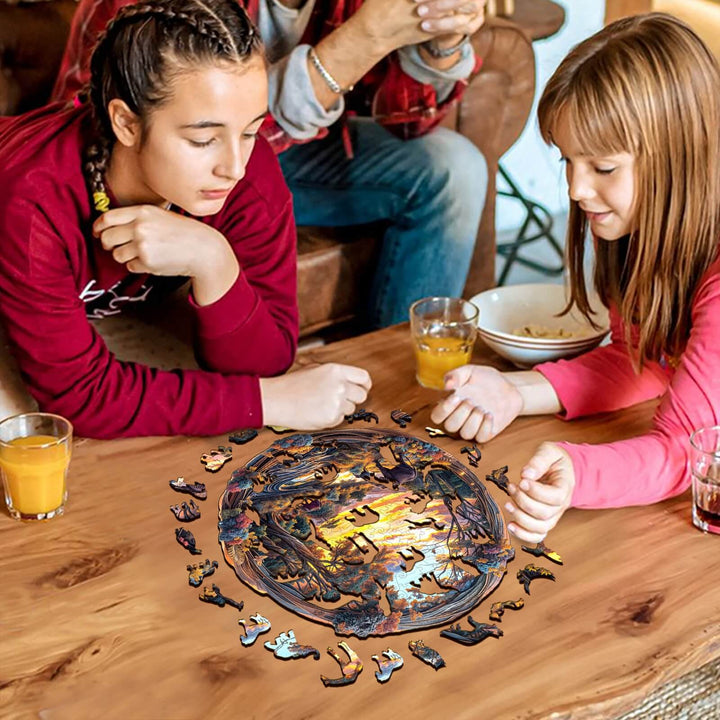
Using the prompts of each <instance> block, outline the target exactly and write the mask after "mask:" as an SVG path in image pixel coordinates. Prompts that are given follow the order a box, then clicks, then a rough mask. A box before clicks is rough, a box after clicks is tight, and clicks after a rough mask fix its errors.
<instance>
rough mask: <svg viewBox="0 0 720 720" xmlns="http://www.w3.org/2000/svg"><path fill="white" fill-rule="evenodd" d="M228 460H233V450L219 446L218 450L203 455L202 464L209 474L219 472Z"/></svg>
mask: <svg viewBox="0 0 720 720" xmlns="http://www.w3.org/2000/svg"><path fill="white" fill-rule="evenodd" d="M228 460H232V448H231V447H226V446H225V445H218V447H217V450H211V451H210V452H207V453H203V454H202V456H201V457H200V462H201V463H202V464H203V465H204V466H205V469H206V470H207V471H208V472H217V471H218V470H219V469H220V468H221V467H222V466H223V465H224V464H225V463H226V462H227V461H228Z"/></svg>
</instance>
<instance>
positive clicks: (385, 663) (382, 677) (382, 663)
mask: <svg viewBox="0 0 720 720" xmlns="http://www.w3.org/2000/svg"><path fill="white" fill-rule="evenodd" d="M382 654H383V656H384V659H383V658H382V657H379V656H377V655H373V656H372V659H373V660H374V661H375V662H376V663H377V664H378V668H379V670H376V671H375V679H376V680H377V681H378V682H380V683H385V682H387V681H388V680H389V679H390V676H391V675H392V674H393V672H394V671H395V670H399V669H400V668H401V667H402V666H403V665H404V660H403V659H402V655H398V654H397V653H396V652H394V651H393V650H391V649H390V648H388V649H387V650H385V651H383V653H382Z"/></svg>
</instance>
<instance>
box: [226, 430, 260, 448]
mask: <svg viewBox="0 0 720 720" xmlns="http://www.w3.org/2000/svg"><path fill="white" fill-rule="evenodd" d="M257 435H258V432H257V430H253V429H252V428H248V429H247V430H238V431H237V432H234V433H232V434H231V435H230V437H228V440H229V441H230V442H231V443H235V444H236V445H244V444H245V443H248V442H250V441H251V440H254V439H255V438H256V437H257Z"/></svg>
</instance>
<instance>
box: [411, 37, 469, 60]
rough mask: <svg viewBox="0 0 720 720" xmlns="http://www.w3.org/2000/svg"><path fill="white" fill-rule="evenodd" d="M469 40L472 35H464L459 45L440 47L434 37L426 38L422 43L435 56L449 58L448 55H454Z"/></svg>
mask: <svg viewBox="0 0 720 720" xmlns="http://www.w3.org/2000/svg"><path fill="white" fill-rule="evenodd" d="M469 42H470V36H469V35H463V37H462V40H460V42H459V43H458V44H457V45H453V46H452V47H447V48H439V47H438V46H437V45H435V42H434V39H432V40H426V41H425V42H424V43H421V45H422V47H424V48H425V49H426V50H427V51H428V53H430V55H432V56H433V57H434V58H447V57H450V56H451V55H454V54H455V53H456V52H457V51H458V50H461V49H462V48H463V47H465V45H467V44H468V43H469Z"/></svg>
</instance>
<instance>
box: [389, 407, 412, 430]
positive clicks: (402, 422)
mask: <svg viewBox="0 0 720 720" xmlns="http://www.w3.org/2000/svg"><path fill="white" fill-rule="evenodd" d="M390 419H391V420H392V421H393V422H394V423H397V424H398V425H399V426H400V427H401V428H406V427H407V426H408V425H409V424H410V423H411V422H412V415H410V413H406V412H405V411H404V410H393V411H392V412H391V413H390Z"/></svg>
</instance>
